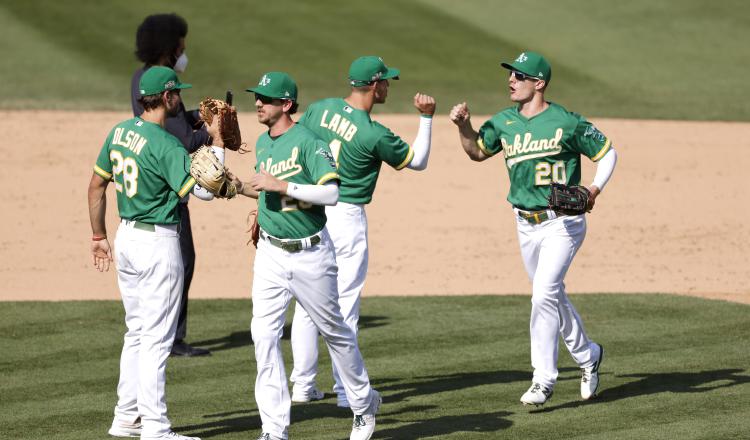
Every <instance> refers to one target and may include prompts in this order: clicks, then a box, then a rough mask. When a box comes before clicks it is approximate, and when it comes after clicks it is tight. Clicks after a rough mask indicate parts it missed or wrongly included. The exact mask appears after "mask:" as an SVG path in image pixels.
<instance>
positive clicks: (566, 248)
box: [450, 52, 617, 405]
mask: <svg viewBox="0 0 750 440" xmlns="http://www.w3.org/2000/svg"><path fill="white" fill-rule="evenodd" d="M502 66H503V67H504V68H506V69H508V70H509V71H510V75H509V77H508V87H509V90H510V100H511V101H513V103H515V105H514V106H512V107H508V108H506V109H505V110H503V111H501V112H500V113H498V114H496V115H495V116H493V117H492V118H490V119H489V120H488V121H487V122H485V123H484V124H483V125H482V127H481V128H480V129H479V132H476V131H475V130H474V129H473V128H472V125H471V120H470V112H469V109H468V107H467V105H466V103H462V104H458V105H456V106H454V107H453V109H452V110H451V112H450V118H451V120H452V121H453V122H454V123H455V124H456V125H457V126H458V132H459V137H460V140H461V145H462V146H463V149H464V151H465V152H466V154H467V155H468V156H469V157H470V158H471V159H472V160H474V161H483V160H486V159H488V158H490V157H492V156H494V155H496V154H497V153H499V152H501V151H502V152H503V154H504V156H505V165H506V166H507V168H508V174H509V175H510V193H509V195H508V201H509V202H510V203H511V204H512V205H513V211H514V212H515V216H516V223H517V229H518V240H519V242H520V245H521V256H522V257H523V262H524V265H525V266H526V271H527V272H528V275H529V279H530V280H531V282H532V286H533V287H532V290H533V293H532V298H531V304H532V307H531V324H530V330H531V331H530V333H531V364H532V366H533V367H534V376H533V382H532V385H531V387H530V388H529V389H528V391H527V392H526V393H524V394H523V396H521V402H522V403H523V404H526V405H542V404H544V402H546V401H547V399H549V398H550V396H551V395H552V389H553V387H554V385H555V382H556V381H557V345H558V342H557V340H558V335H559V336H562V339H563V341H565V346H566V347H567V348H568V351H570V354H571V355H572V356H573V359H574V360H575V362H576V363H577V364H578V365H579V366H580V368H581V371H582V377H581V398H583V399H584V400H587V399H590V398H591V397H593V396H594V395H595V394H596V391H597V388H598V386H599V374H598V372H599V367H600V366H601V363H602V358H603V355H604V350H603V348H602V346H601V345H599V344H597V343H595V342H593V341H591V340H590V339H589V337H588V335H587V334H586V331H585V330H584V328H583V322H582V321H581V317H580V316H579V315H578V312H576V309H575V308H574V307H573V304H571V302H570V301H569V300H568V296H567V295H566V293H565V284H564V282H563V279H564V277H565V273H566V272H567V271H568V267H570V264H571V263H572V261H573V257H574V256H575V254H576V251H578V249H579V248H580V247H581V244H582V243H583V239H584V237H585V235H586V218H585V217H584V215H563V214H561V213H559V212H555V211H552V210H550V209H547V207H548V201H547V198H548V196H549V194H550V184H551V182H557V183H563V184H570V185H577V184H579V182H580V180H581V162H580V161H581V155H584V156H586V157H588V158H589V159H591V160H592V161H594V162H598V165H597V168H596V175H595V176H594V180H593V183H592V184H591V185H589V187H588V189H589V190H590V191H591V196H590V198H589V202H588V203H589V205H588V209H589V210H591V208H593V206H594V202H595V200H596V198H597V196H598V195H599V193H600V192H601V191H602V190H603V189H604V186H605V185H606V184H607V181H608V180H609V178H610V176H611V175H612V171H613V170H614V167H615V163H616V161H617V154H616V153H615V150H614V148H613V147H612V143H611V142H610V140H609V138H607V137H606V136H605V135H604V134H602V133H601V132H600V131H599V130H597V129H596V128H595V127H594V126H593V125H592V124H591V123H590V122H588V121H587V120H586V119H584V118H583V117H582V116H580V115H578V114H576V113H572V112H569V111H568V110H566V109H565V108H563V107H561V106H560V105H558V104H555V103H552V102H548V101H546V100H545V99H544V92H545V90H546V88H547V86H548V85H549V82H550V79H551V73H552V71H551V68H550V65H549V63H547V60H545V59H544V57H542V56H541V55H539V54H537V53H534V52H524V53H522V54H521V55H519V56H518V58H516V60H515V61H514V62H512V63H502Z"/></svg>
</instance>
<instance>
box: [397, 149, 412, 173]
mask: <svg viewBox="0 0 750 440" xmlns="http://www.w3.org/2000/svg"><path fill="white" fill-rule="evenodd" d="M413 158H414V150H413V149H412V148H411V145H409V152H408V153H406V159H404V161H403V162H401V163H400V164H399V165H398V166H397V167H396V169H397V170H401V169H403V168H404V167H405V166H407V165H409V162H411V160H412V159H413Z"/></svg>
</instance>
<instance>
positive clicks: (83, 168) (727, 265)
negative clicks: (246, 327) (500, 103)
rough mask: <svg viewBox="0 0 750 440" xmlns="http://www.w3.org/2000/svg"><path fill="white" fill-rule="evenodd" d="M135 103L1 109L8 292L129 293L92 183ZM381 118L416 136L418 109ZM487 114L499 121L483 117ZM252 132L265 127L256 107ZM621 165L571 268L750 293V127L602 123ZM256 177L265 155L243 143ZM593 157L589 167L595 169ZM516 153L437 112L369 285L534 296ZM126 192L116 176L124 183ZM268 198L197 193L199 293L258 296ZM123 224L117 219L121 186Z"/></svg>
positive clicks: (664, 284) (611, 279) (371, 288)
mask: <svg viewBox="0 0 750 440" xmlns="http://www.w3.org/2000/svg"><path fill="white" fill-rule="evenodd" d="M128 116H129V115H128V114H126V113H101V112H97V113H73V112H56V111H41V112H7V111H2V112H0V121H3V122H2V125H3V128H4V130H2V131H3V132H5V133H11V135H10V138H9V139H5V140H4V141H3V142H2V147H0V149H1V151H2V154H3V157H4V158H5V159H4V161H3V165H4V169H5V172H4V173H3V174H2V175H0V185H1V186H2V187H3V188H5V189H6V192H7V195H6V198H5V201H4V202H3V204H2V206H3V209H2V210H3V221H2V225H3V226H2V233H0V251H1V252H0V300H37V299H42V300H67V299H115V298H119V292H118V290H117V283H116V278H115V274H114V272H113V271H110V273H108V274H99V273H98V272H96V271H95V270H94V269H93V267H92V265H91V261H90V257H89V254H88V246H89V237H90V235H91V232H90V227H89V221H88V214H87V205H86V188H87V186H88V182H89V179H90V177H91V168H92V166H93V163H94V160H95V159H96V155H97V153H98V151H99V148H100V146H101V144H102V142H103V140H104V138H105V136H106V135H107V132H108V130H109V129H110V128H111V126H112V125H113V124H115V123H116V122H119V121H120V120H122V119H125V118H127V117H128ZM376 118H377V119H379V120H380V121H382V122H383V123H384V124H385V125H387V126H388V127H391V128H392V129H393V130H394V131H395V132H396V133H399V134H401V135H403V136H404V137H405V138H406V139H407V140H411V139H412V138H413V136H414V135H415V133H416V128H417V118H416V117H415V116H412V115H407V116H398V115H382V116H381V115H379V116H376ZM474 119H475V121H482V120H484V118H482V117H475V118H474ZM240 122H241V124H242V132H243V137H244V138H245V139H246V140H249V141H250V142H251V143H252V141H253V140H254V139H255V138H256V137H257V135H258V134H259V133H260V132H261V126H260V125H259V124H257V122H256V119H255V115H254V114H252V113H248V114H241V115H240ZM595 122H596V123H597V125H598V127H599V128H600V129H601V130H602V131H604V132H605V133H607V134H608V135H609V136H610V137H611V138H612V139H613V140H614V144H615V146H616V148H617V150H618V153H619V155H620V162H619V164H618V167H617V169H616V171H615V174H614V177H613V180H612V181H611V182H610V184H609V186H608V187H607V188H606V190H605V192H604V193H603V194H602V196H601V197H600V199H599V201H598V203H597V207H596V209H595V210H594V212H593V213H592V214H591V215H590V216H589V217H588V225H589V229H588V235H589V237H588V238H587V240H586V242H585V244H584V246H583V248H582V249H581V251H580V252H579V254H578V256H577V257H576V260H575V262H574V263H573V266H572V268H571V270H570V273H569V274H568V276H567V278H566V280H567V288H568V291H570V292H574V293H579V292H580V293H583V292H668V293H679V294H688V295H699V296H708V297H713V298H721V299H727V300H732V301H739V302H744V303H750V264H748V260H747V259H746V258H747V256H745V253H746V250H747V247H748V243H750V226H749V225H748V222H747V220H746V219H747V218H748V217H750V207H749V206H748V205H744V204H743V203H745V202H743V200H745V201H747V200H748V196H747V195H746V194H745V188H744V183H745V182H746V180H745V179H746V173H747V172H748V170H750V124H743V123H716V122H671V121H626V120H606V119H602V120H595ZM227 164H228V166H229V167H230V169H232V171H234V172H235V173H237V174H239V175H240V176H245V177H247V176H248V175H249V173H250V169H251V167H252V165H253V164H254V154H247V155H244V156H238V155H235V154H230V155H229V157H228V159H227ZM593 170H594V166H593V165H592V164H591V163H590V162H586V163H585V164H584V171H583V175H584V182H590V181H591V178H592V176H593ZM507 189H508V178H507V172H506V171H505V169H504V167H503V163H502V160H501V159H499V158H495V159H492V160H489V161H486V162H483V163H474V162H471V161H470V160H469V159H468V158H466V156H465V155H464V154H463V152H462V151H461V149H460V146H459V145H458V142H457V134H456V132H455V129H454V128H453V126H452V124H451V123H450V121H449V120H448V118H447V117H446V116H440V117H438V118H436V120H435V126H434V134H433V152H432V156H431V158H430V164H429V167H428V169H427V171H425V172H422V173H415V172H413V171H408V170H407V171H402V172H396V171H393V170H391V169H384V170H383V173H382V176H381V179H380V183H379V185H378V189H377V191H376V193H375V198H374V200H373V203H372V205H370V206H369V207H368V211H367V214H368V218H369V224H370V270H369V275H368V279H367V284H366V287H365V294H366V295H431V294H441V295H442V294H445V295H462V294H509V293H528V292H529V291H530V284H529V282H528V279H527V278H526V276H525V272H524V270H523V267H522V263H521V258H520V255H519V251H518V243H517V239H516V236H515V226H514V220H513V216H512V212H511V210H510V207H509V205H508V203H507V202H506V201H505V195H506V193H507ZM109 191H110V192H111V191H114V190H113V189H112V188H110V190H109ZM254 203H255V202H254V201H251V200H250V199H245V198H243V199H239V200H231V201H223V200H217V201H213V202H209V203H206V202H202V201H200V200H194V201H191V203H190V206H191V208H190V209H191V214H192V216H193V218H192V221H193V228H194V236H195V243H196V252H197V256H198V259H197V266H196V274H195V278H194V280H193V287H192V289H191V297H192V298H213V297H233V298H237V297H249V296H250V288H251V282H252V271H251V270H252V269H251V262H252V259H253V256H254V252H253V248H252V247H251V246H250V247H248V246H246V245H245V242H246V241H247V235H246V234H245V232H244V231H245V216H246V214H247V212H248V211H249V210H250V209H252V206H253V205H254ZM108 211H109V212H108V223H107V225H108V231H109V234H110V236H112V237H114V234H115V231H116V227H117V217H116V211H117V210H116V204H115V201H114V195H113V194H112V193H110V194H109V207H108Z"/></svg>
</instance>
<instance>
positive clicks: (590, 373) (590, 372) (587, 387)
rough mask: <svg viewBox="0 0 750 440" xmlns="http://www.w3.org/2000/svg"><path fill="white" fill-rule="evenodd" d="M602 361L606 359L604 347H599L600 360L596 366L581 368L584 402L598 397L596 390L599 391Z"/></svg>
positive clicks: (595, 363)
mask: <svg viewBox="0 0 750 440" xmlns="http://www.w3.org/2000/svg"><path fill="white" fill-rule="evenodd" d="M597 345H599V344H597ZM602 359H604V347H602V346H601V345H599V359H597V360H596V362H594V365H592V366H590V367H588V368H581V398H582V399H583V400H589V399H591V398H594V397H596V390H598V389H599V367H600V366H601V365H602Z"/></svg>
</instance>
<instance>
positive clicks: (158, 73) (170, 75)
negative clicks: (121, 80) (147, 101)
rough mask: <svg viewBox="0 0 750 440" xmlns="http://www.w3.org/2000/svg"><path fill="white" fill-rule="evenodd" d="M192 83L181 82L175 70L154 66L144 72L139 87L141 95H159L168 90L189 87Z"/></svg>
mask: <svg viewBox="0 0 750 440" xmlns="http://www.w3.org/2000/svg"><path fill="white" fill-rule="evenodd" d="M191 87H193V86H192V85H190V84H185V83H181V82H180V80H179V78H177V74H176V73H175V71H174V70H172V69H170V68H169V67H164V66H154V67H151V68H149V69H148V70H146V71H145V72H143V75H141V81H140V82H139V83H138V89H139V91H140V92H141V96H148V95H157V94H159V93H162V92H166V91H168V90H175V89H189V88H191Z"/></svg>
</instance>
